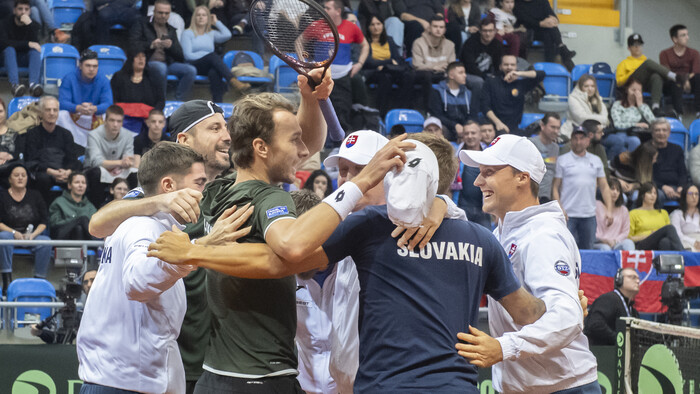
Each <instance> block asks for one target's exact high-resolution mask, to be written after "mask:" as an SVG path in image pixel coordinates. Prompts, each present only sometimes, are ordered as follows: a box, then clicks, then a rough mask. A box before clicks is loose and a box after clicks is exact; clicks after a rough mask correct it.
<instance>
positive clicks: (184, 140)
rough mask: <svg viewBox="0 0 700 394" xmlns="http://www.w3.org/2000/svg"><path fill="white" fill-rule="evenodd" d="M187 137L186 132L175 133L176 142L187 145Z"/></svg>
mask: <svg viewBox="0 0 700 394" xmlns="http://www.w3.org/2000/svg"><path fill="white" fill-rule="evenodd" d="M188 137H189V135H188V134H187V133H177V143H178V144H185V145H187V143H188V139H189V138H188Z"/></svg>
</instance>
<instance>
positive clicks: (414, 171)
mask: <svg viewBox="0 0 700 394" xmlns="http://www.w3.org/2000/svg"><path fill="white" fill-rule="evenodd" d="M405 141H406V142H412V143H414V144H416V149H414V150H410V151H407V152H406V163H405V164H404V166H403V169H402V170H401V171H400V172H397V171H396V169H393V170H391V171H389V172H388V173H387V174H386V176H385V177H384V196H385V198H386V206H387V213H388V214H389V219H390V220H391V221H392V222H393V223H394V224H395V225H397V226H404V227H418V226H419V225H420V224H421V223H423V220H424V219H425V217H426V216H428V213H429V212H430V208H431V206H432V202H433V199H434V198H435V194H436V193H437V188H438V180H439V179H440V171H439V167H438V162H437V158H435V153H433V151H432V149H430V148H428V147H427V146H426V145H425V144H423V143H422V142H418V141H416V140H412V139H406V140H405Z"/></svg>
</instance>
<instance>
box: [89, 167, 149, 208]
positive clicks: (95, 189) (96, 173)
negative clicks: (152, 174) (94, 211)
mask: <svg viewBox="0 0 700 394" xmlns="http://www.w3.org/2000/svg"><path fill="white" fill-rule="evenodd" d="M136 174H137V173H135V172H132V173H131V174H129V176H127V177H126V182H127V183H128V184H129V189H133V188H135V187H136V186H138V175H136ZM100 176H101V172H100V167H92V168H90V169H88V170H86V171H85V179H86V180H87V186H88V188H87V193H85V195H86V196H87V198H88V200H90V202H91V203H92V205H94V206H96V207H100V206H102V203H103V202H104V201H105V200H106V199H107V194H108V193H109V184H107V183H102V182H100Z"/></svg>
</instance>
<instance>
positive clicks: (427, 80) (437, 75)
mask: <svg viewBox="0 0 700 394" xmlns="http://www.w3.org/2000/svg"><path fill="white" fill-rule="evenodd" d="M443 79H445V73H443V72H433V71H427V70H417V71H416V76H415V83H416V84H417V85H420V87H421V92H422V94H423V108H425V110H426V111H427V110H428V101H429V100H430V92H431V91H432V90H433V84H434V83H438V82H440V81H442V80H443ZM407 108H412V107H407Z"/></svg>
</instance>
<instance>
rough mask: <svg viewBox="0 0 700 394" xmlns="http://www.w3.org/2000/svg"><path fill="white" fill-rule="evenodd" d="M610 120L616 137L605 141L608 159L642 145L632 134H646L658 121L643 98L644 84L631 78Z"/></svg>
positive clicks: (611, 111) (615, 104) (614, 105)
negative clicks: (650, 126)
mask: <svg viewBox="0 0 700 394" xmlns="http://www.w3.org/2000/svg"><path fill="white" fill-rule="evenodd" d="M610 118H611V119H612V123H613V126H614V127H615V130H616V131H615V133H614V137H615V138H611V137H613V135H609V136H608V137H607V138H606V139H605V140H603V145H605V151H606V153H607V154H608V157H615V156H617V155H619V154H620V153H622V152H627V151H629V152H631V151H633V150H635V149H637V147H638V146H639V145H640V144H641V141H640V140H639V137H637V136H635V135H630V134H636V133H640V132H641V133H644V132H646V131H648V130H649V124H650V123H651V122H653V121H654V119H656V117H655V116H654V113H653V112H652V111H651V108H649V106H648V105H646V104H644V99H643V97H642V83H641V82H639V81H638V80H637V79H635V78H629V79H628V80H627V83H625V86H624V87H623V88H622V98H621V99H620V100H617V101H615V102H614V103H613V105H612V107H611V108H610Z"/></svg>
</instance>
